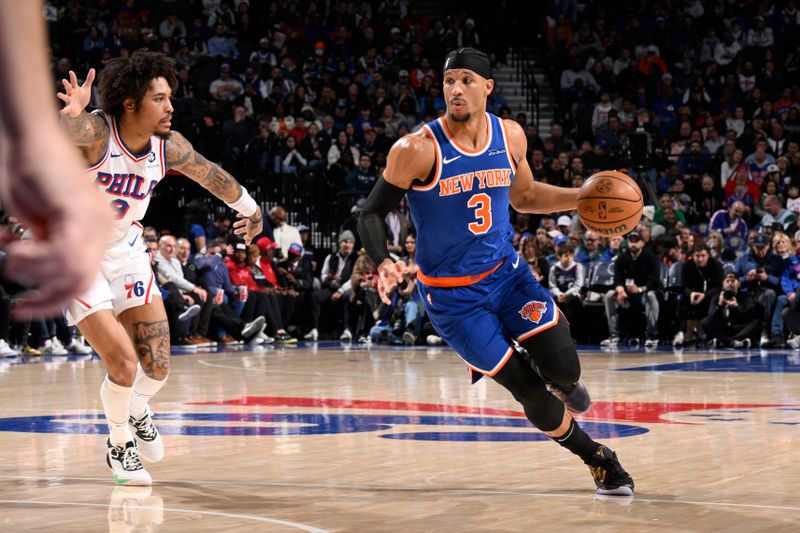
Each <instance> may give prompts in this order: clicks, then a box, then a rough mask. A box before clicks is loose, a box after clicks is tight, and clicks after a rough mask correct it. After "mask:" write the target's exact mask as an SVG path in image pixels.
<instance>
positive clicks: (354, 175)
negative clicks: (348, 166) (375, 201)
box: [345, 154, 378, 195]
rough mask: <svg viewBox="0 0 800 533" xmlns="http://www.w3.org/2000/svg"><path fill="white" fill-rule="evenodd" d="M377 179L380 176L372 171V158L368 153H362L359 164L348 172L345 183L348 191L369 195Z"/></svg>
mask: <svg viewBox="0 0 800 533" xmlns="http://www.w3.org/2000/svg"><path fill="white" fill-rule="evenodd" d="M377 180H378V177H377V176H376V175H375V173H374V172H372V158H371V157H370V156H369V155H367V154H361V157H359V162H358V166H357V167H356V168H354V169H353V170H351V171H350V173H348V174H347V177H346V178H345V183H346V184H347V191H348V192H356V193H361V194H363V195H367V194H369V192H370V191H371V190H372V186H373V185H375V182H376V181H377Z"/></svg>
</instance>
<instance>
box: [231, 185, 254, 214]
mask: <svg viewBox="0 0 800 533" xmlns="http://www.w3.org/2000/svg"><path fill="white" fill-rule="evenodd" d="M240 187H241V185H240ZM226 203H227V202H226ZM227 205H228V207H230V208H231V209H233V210H234V211H236V212H237V213H241V214H243V215H244V216H246V217H251V216H253V215H255V214H256V211H258V204H257V203H256V201H255V200H253V197H252V196H250V193H248V192H247V189H245V188H244V187H242V195H241V196H240V197H239V199H238V200H236V201H235V202H231V203H229V204H227Z"/></svg>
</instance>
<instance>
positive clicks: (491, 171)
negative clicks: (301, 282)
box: [408, 113, 559, 381]
mask: <svg viewBox="0 0 800 533" xmlns="http://www.w3.org/2000/svg"><path fill="white" fill-rule="evenodd" d="M486 116H487V117H488V119H489V120H488V123H489V132H488V139H487V141H486V145H485V146H483V147H482V148H481V149H479V150H477V151H475V152H469V151H467V150H464V149H463V148H461V147H459V146H458V145H457V144H456V141H455V140H454V139H453V136H452V135H451V134H450V132H449V131H448V130H447V125H446V123H445V122H444V120H443V119H439V120H434V121H433V122H429V123H428V124H426V125H425V126H423V128H425V132H426V133H427V134H428V135H429V136H430V137H431V138H432V139H433V140H434V141H435V142H436V171H435V175H434V178H433V180H432V181H431V182H430V183H429V184H426V185H422V186H415V187H412V188H411V189H410V190H409V192H408V201H409V206H410V208H411V216H412V218H413V219H414V224H415V225H416V227H417V232H418V233H417V254H416V257H415V259H416V262H417V265H418V266H419V272H418V274H417V281H418V283H417V290H418V291H419V294H420V296H421V297H422V303H423V305H424V306H425V310H426V312H427V313H428V316H429V317H430V319H431V322H432V323H433V325H434V327H435V328H436V331H437V332H438V333H439V335H440V336H441V337H442V338H443V339H444V340H445V341H446V342H447V343H448V344H449V345H450V346H451V347H452V348H453V349H454V350H455V351H456V352H458V354H459V355H460V356H461V358H462V359H463V360H464V361H465V362H466V363H467V365H468V366H469V368H470V371H471V374H472V379H473V381H477V380H478V379H479V378H480V377H481V376H483V375H488V376H494V375H496V374H497V372H499V371H500V369H501V368H502V367H503V365H504V364H505V363H506V361H508V359H509V358H510V357H511V356H512V354H513V353H514V348H513V346H512V341H516V342H523V341H524V340H526V339H528V338H530V337H532V336H533V335H536V334H538V333H540V332H542V331H544V330H547V329H549V328H551V327H553V326H555V325H556V324H557V323H558V321H559V314H558V311H557V309H556V306H555V304H554V303H553V300H552V298H551V297H550V293H549V292H548V291H547V289H546V288H544V287H542V286H541V285H540V284H539V283H538V282H537V281H536V279H534V277H533V275H532V274H531V271H530V269H529V268H528V265H527V263H525V261H521V259H522V258H521V257H520V256H519V255H518V254H517V253H516V251H515V250H514V248H513V246H512V244H511V242H512V238H513V234H514V232H513V229H512V228H511V223H510V221H509V213H508V205H509V188H510V186H511V182H512V181H513V179H514V171H515V167H514V162H513V159H512V156H511V150H510V146H509V143H508V135H507V134H506V131H505V128H504V126H503V123H502V121H501V120H500V119H499V118H498V117H496V116H494V115H491V114H488V113H487V114H486Z"/></svg>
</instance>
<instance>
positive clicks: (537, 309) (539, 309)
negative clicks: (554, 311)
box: [519, 300, 547, 324]
mask: <svg viewBox="0 0 800 533" xmlns="http://www.w3.org/2000/svg"><path fill="white" fill-rule="evenodd" d="M546 312H547V303H545V302H540V301H539V300H532V301H530V302H528V303H526V304H525V305H523V306H522V309H520V310H519V315H520V316H521V317H522V318H523V319H524V320H530V321H531V322H533V323H534V324H538V323H539V321H540V320H541V319H542V317H543V316H544V314H545V313H546Z"/></svg>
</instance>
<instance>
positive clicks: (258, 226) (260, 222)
mask: <svg viewBox="0 0 800 533" xmlns="http://www.w3.org/2000/svg"><path fill="white" fill-rule="evenodd" d="M236 217H237V218H238V219H239V220H237V221H236V222H234V223H233V234H234V235H244V243H245V244H246V245H248V246H250V243H251V242H253V239H255V238H256V237H258V235H259V234H260V233H261V231H262V230H263V229H264V217H263V216H262V215H261V208H260V207H259V208H258V210H257V211H256V212H255V214H254V215H253V216H251V217H245V216H244V215H243V214H241V213H237V214H236Z"/></svg>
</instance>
